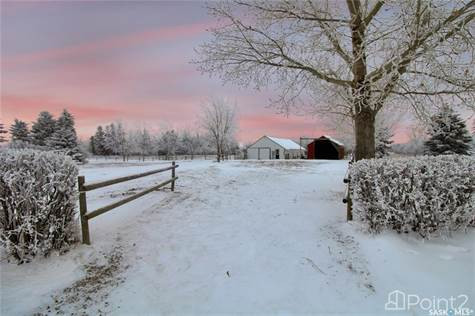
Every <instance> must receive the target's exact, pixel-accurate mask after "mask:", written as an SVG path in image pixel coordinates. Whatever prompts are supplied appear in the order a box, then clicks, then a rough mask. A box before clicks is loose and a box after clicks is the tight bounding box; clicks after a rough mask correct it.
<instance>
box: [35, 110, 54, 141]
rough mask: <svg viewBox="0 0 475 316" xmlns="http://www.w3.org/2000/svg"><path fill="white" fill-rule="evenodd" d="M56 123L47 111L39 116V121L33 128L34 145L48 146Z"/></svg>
mask: <svg viewBox="0 0 475 316" xmlns="http://www.w3.org/2000/svg"><path fill="white" fill-rule="evenodd" d="M55 125H56V121H55V119H54V118H53V116H52V115H51V113H49V112H47V111H43V112H41V113H40V114H39V115H38V119H37V120H36V122H34V123H33V125H32V126H31V133H30V139H31V142H32V143H33V144H34V145H38V146H46V140H47V139H49V138H50V137H51V135H53V133H54V131H55V129H56V128H55Z"/></svg>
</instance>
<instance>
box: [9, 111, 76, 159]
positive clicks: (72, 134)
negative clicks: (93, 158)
mask: <svg viewBox="0 0 475 316" xmlns="http://www.w3.org/2000/svg"><path fill="white" fill-rule="evenodd" d="M0 130H4V129H3V126H2V127H1V128H0ZM9 131H10V136H11V137H10V146H11V147H14V148H36V149H42V150H55V151H62V152H65V153H66V154H67V155H69V156H71V157H72V158H73V159H74V160H76V161H79V162H82V161H84V159H85V155H84V153H83V152H82V151H81V149H80V148H79V142H78V138H77V134H76V129H75V127H74V117H73V116H72V115H71V113H69V112H68V111H67V110H66V109H65V110H63V112H62V113H61V115H60V116H59V117H58V118H57V119H55V118H54V117H53V115H52V114H51V113H49V112H47V111H43V112H41V113H40V114H39V115H38V118H37V120H36V121H34V122H32V125H31V129H29V127H28V124H27V123H26V122H25V121H22V120H19V119H15V121H14V123H13V124H12V125H11V126H10V130H9ZM3 133H4V132H3ZM0 135H1V134H0ZM2 138H3V137H2ZM3 140H5V139H4V138H3Z"/></svg>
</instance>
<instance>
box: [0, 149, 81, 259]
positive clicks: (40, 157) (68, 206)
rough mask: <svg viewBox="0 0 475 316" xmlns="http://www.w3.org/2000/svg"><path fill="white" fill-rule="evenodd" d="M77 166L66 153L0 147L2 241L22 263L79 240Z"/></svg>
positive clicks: (0, 237)
mask: <svg viewBox="0 0 475 316" xmlns="http://www.w3.org/2000/svg"><path fill="white" fill-rule="evenodd" d="M77 174H78V170H77V167H76V165H75V164H74V162H73V161H72V159H71V158H70V157H68V156H66V155H63V154H58V153H51V152H44V151H37V150H32V149H23V150H18V149H7V150H0V244H1V245H2V246H3V247H4V248H5V249H6V252H7V255H9V256H12V257H14V258H16V259H17V260H18V261H19V262H24V261H28V260H30V259H31V258H32V257H34V256H36V255H44V256H46V255H48V254H49V253H50V252H51V251H53V250H59V251H62V250H64V249H66V248H67V247H68V246H69V245H70V244H71V243H72V242H74V241H75V240H77V228H76V227H77V225H76V223H75V212H76V179H77Z"/></svg>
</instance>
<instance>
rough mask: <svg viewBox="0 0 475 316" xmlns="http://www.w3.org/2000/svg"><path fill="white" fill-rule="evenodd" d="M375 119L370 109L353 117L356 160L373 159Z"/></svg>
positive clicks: (374, 114)
mask: <svg viewBox="0 0 475 316" xmlns="http://www.w3.org/2000/svg"><path fill="white" fill-rule="evenodd" d="M375 117H376V113H375V112H374V111H373V110H371V109H363V110H361V111H360V112H359V113H358V114H356V116H355V138H356V139H355V143H356V147H355V153H354V158H355V159H356V160H361V159H367V158H374V155H375V141H374V134H375V126H374V125H375Z"/></svg>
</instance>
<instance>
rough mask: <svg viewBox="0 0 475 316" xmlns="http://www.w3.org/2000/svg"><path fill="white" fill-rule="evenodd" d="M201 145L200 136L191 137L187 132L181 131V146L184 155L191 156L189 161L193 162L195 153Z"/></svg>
mask: <svg viewBox="0 0 475 316" xmlns="http://www.w3.org/2000/svg"><path fill="white" fill-rule="evenodd" d="M202 144H203V141H202V139H201V136H200V134H198V133H195V134H194V135H193V134H192V133H191V132H189V131H188V130H185V131H183V134H182V135H181V145H182V146H183V149H184V151H185V153H186V154H189V155H190V156H191V160H193V158H194V156H195V153H196V152H197V150H199V149H200V147H201V146H202Z"/></svg>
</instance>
